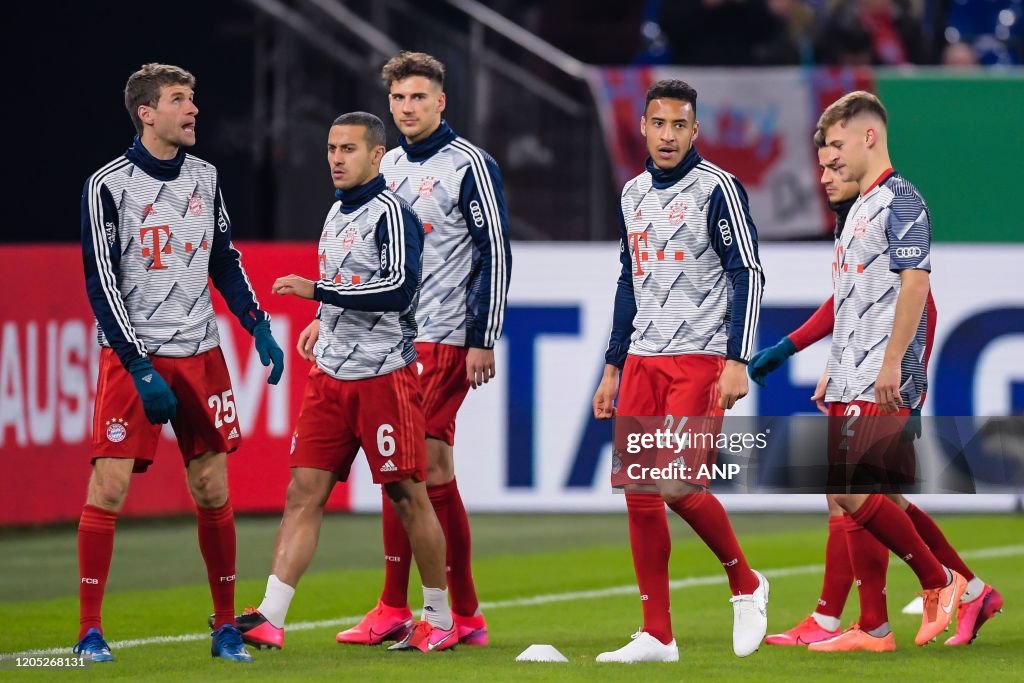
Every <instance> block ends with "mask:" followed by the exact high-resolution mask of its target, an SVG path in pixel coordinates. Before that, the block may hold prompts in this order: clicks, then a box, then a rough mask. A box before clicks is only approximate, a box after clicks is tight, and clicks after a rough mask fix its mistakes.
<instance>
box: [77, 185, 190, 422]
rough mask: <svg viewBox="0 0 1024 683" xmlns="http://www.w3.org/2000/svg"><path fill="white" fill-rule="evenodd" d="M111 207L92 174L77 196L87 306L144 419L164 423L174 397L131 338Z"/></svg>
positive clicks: (174, 404)
mask: <svg viewBox="0 0 1024 683" xmlns="http://www.w3.org/2000/svg"><path fill="white" fill-rule="evenodd" d="M118 224H119V218H118V214H117V206H116V205H115V204H114V198H113V197H112V196H111V194H110V190H108V189H107V187H106V186H105V185H104V184H103V183H101V182H99V181H98V180H97V179H96V178H95V176H94V177H92V178H90V179H89V180H88V181H87V182H86V183H85V190H84V192H83V193H82V265H83V266H84V268H85V289H86V291H87V292H88V294H89V304H90V305H91V306H92V312H93V314H94V315H95V316H96V321H97V322H98V323H99V326H100V329H102V330H103V336H104V337H106V338H107V341H108V342H110V346H111V348H113V349H114V352H115V353H116V354H117V357H118V359H120V361H121V364H122V365H124V367H125V369H126V370H127V371H128V372H129V374H131V377H132V381H133V382H134V384H135V389H136V391H138V393H139V398H141V399H142V405H143V409H144V410H145V413H146V419H148V420H149V421H150V422H152V423H153V424H160V423H163V422H167V421H168V420H171V419H173V418H174V416H175V414H176V413H177V405H178V402H177V399H176V398H175V396H174V392H172V391H171V389H170V387H169V386H167V383H166V382H165V381H164V379H163V378H162V377H161V376H160V374H159V373H157V371H156V370H154V369H153V364H152V363H151V362H150V360H149V356H148V355H147V353H146V346H145V344H143V343H142V341H141V340H140V339H139V338H138V336H137V335H136V334H135V328H134V327H133V326H132V323H131V319H130V318H129V317H128V309H127V308H126V307H125V303H124V298H123V297H122V296H121V291H120V290H119V289H118V288H117V283H118V280H119V278H120V277H121V241H120V239H119V236H118Z"/></svg>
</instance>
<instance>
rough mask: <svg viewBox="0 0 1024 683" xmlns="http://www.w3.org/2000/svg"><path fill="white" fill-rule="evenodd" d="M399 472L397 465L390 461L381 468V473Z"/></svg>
mask: <svg viewBox="0 0 1024 683" xmlns="http://www.w3.org/2000/svg"><path fill="white" fill-rule="evenodd" d="M397 470H398V468H397V467H395V463H393V462H392V461H390V460H388V461H387V462H386V463H384V464H383V465H381V466H380V471H381V472H395V471H397Z"/></svg>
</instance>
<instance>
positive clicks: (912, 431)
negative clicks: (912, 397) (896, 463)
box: [900, 408, 921, 442]
mask: <svg viewBox="0 0 1024 683" xmlns="http://www.w3.org/2000/svg"><path fill="white" fill-rule="evenodd" d="M920 438H921V409H920V408H914V409H913V410H911V411H910V417H908V418H907V423H906V424H905V425H903V431H902V432H900V441H903V442H907V441H913V440H914V439H920Z"/></svg>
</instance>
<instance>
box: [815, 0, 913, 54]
mask: <svg viewBox="0 0 1024 683" xmlns="http://www.w3.org/2000/svg"><path fill="white" fill-rule="evenodd" d="M865 39H866V40H865ZM819 46H820V48H822V49H820V50H819V58H821V60H822V61H824V62H826V63H838V64H879V65H899V64H920V63H923V62H926V61H928V59H927V57H928V55H927V51H926V50H925V47H924V40H923V32H922V28H921V21H920V18H919V17H917V16H915V15H914V13H913V11H912V8H911V5H910V1H909V0H855V1H854V2H836V3H835V4H834V5H833V8H832V12H831V15H830V16H829V19H828V22H827V24H826V26H825V29H824V32H823V34H822V36H821V40H820V42H819ZM868 50H870V59H865V57H866V56H867V55H866V52H867V51H868Z"/></svg>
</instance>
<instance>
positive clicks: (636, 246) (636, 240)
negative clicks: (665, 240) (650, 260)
mask: <svg viewBox="0 0 1024 683" xmlns="http://www.w3.org/2000/svg"><path fill="white" fill-rule="evenodd" d="M641 237H642V238H643V239H644V249H646V248H647V231H646V230H645V231H644V232H634V233H632V234H631V235H630V236H629V239H630V241H631V242H632V243H633V260H634V261H636V272H635V273H633V274H634V275H643V274H644V269H643V268H642V267H641V266H640V261H641V260H643V259H641V258H640V238H641ZM645 256H646V254H645Z"/></svg>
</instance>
